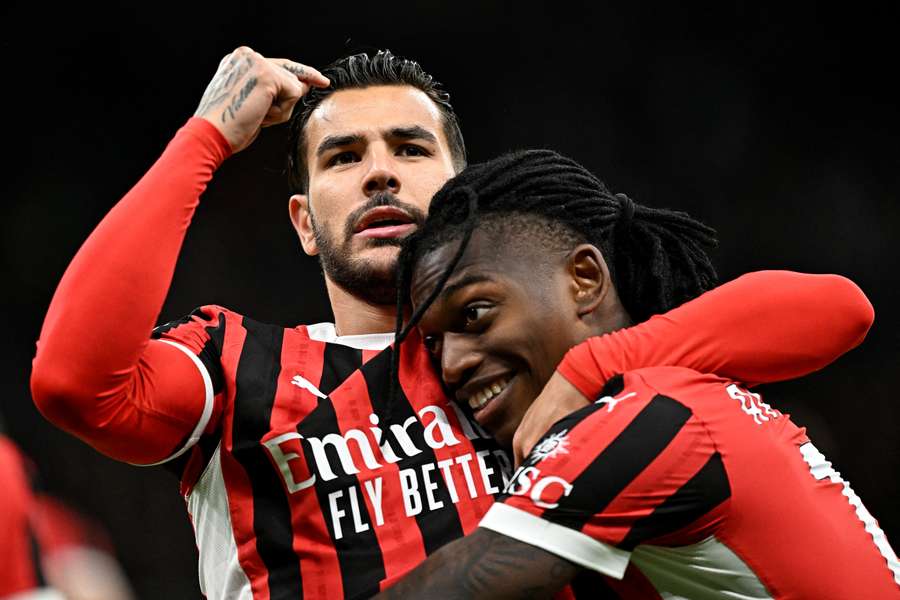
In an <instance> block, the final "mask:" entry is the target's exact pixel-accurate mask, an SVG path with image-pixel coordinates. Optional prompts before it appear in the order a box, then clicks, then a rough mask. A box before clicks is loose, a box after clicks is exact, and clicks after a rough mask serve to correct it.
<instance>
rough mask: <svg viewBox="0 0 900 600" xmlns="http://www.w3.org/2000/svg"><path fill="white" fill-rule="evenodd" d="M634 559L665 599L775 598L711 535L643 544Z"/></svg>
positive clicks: (728, 549)
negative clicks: (683, 543)
mask: <svg viewBox="0 0 900 600" xmlns="http://www.w3.org/2000/svg"><path fill="white" fill-rule="evenodd" d="M631 561H632V562H633V563H634V566H635V567H637V568H638V569H640V570H641V572H642V573H643V574H644V576H645V577H646V578H647V579H648V580H650V583H652V584H653V587H655V588H656V591H657V592H659V595H660V596H661V597H662V598H663V599H664V600H682V599H687V598H690V599H691V600H719V599H721V598H729V599H732V600H771V598H772V596H771V595H770V594H769V592H768V591H767V590H766V588H765V586H764V585H763V584H762V582H761V581H760V580H759V578H758V577H757V576H756V573H754V572H753V571H752V570H750V567H748V566H747V564H746V563H745V562H744V561H743V560H741V558H740V557H739V556H738V555H737V554H735V553H734V552H732V550H731V548H729V547H728V546H726V545H725V544H723V543H722V542H720V541H719V540H717V539H716V538H715V536H710V537H708V538H706V539H705V540H703V541H701V542H698V543H696V544H690V545H687V546H675V547H667V546H666V547H664V546H651V545H648V544H640V545H639V546H638V547H637V548H635V549H634V552H632V553H631Z"/></svg>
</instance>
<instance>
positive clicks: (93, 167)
mask: <svg viewBox="0 0 900 600" xmlns="http://www.w3.org/2000/svg"><path fill="white" fill-rule="evenodd" d="M673 4H676V3H659V4H656V3H654V4H647V5H643V6H641V5H638V4H635V3H631V4H624V3H623V4H622V5H620V6H613V5H610V4H597V5H595V6H593V7H581V6H577V5H573V4H566V3H563V2H555V3H552V7H553V8H549V7H545V8H540V9H539V8H537V7H527V8H526V7H525V5H523V4H521V3H512V2H510V3H499V2H482V3H479V4H478V5H471V6H468V7H466V6H461V5H460V3H459V2H450V1H439V2H432V3H429V4H428V5H427V6H425V7H423V6H418V5H412V4H410V5H408V6H407V5H402V4H389V3H384V4H378V3H372V4H370V5H365V8H363V7H360V6H354V5H350V4H344V3H329V4H327V5H326V4H324V3H316V2H304V3H300V2H297V3H292V5H291V6H286V5H281V4H277V3H255V2H253V3H251V2H247V3H227V4H224V5H223V4H217V5H212V4H209V5H202V6H201V5H197V4H195V3H190V2H182V3H180V4H177V5H174V4H173V5H171V6H163V5H160V4H158V3H156V4H153V5H151V4H149V3H147V4H144V3H136V4H135V6H132V7H124V6H122V7H118V8H106V9H104V10H103V11H100V10H97V9H86V8H84V7H83V6H80V5H69V6H67V7H61V8H60V7H56V8H51V7H50V6H49V5H47V4H45V3H41V2H31V3H28V4H16V3H13V4H8V5H6V6H5V8H3V9H2V11H3V13H5V14H3V15H2V16H3V17H4V18H3V19H2V29H3V36H2V39H0V52H2V56H3V75H4V77H3V79H4V84H3V94H2V100H0V102H2V104H0V108H2V113H0V122H2V130H0V131H2V133H3V137H4V142H5V143H4V144H3V145H4V150H5V152H4V154H5V156H6V158H5V159H4V160H3V164H4V173H5V177H4V183H5V186H4V187H5V191H6V193H5V195H4V201H3V203H2V219H0V227H2V229H3V235H2V243H3V254H2V256H3V275H4V280H5V282H4V283H5V285H4V288H5V292H4V294H3V302H4V307H3V308H4V310H3V313H2V314H3V319H4V321H3V331H4V332H5V333H6V335H5V343H4V344H3V355H2V362H0V366H2V375H0V398H2V411H0V412H2V414H3V416H4V417H5V421H6V429H7V433H8V435H10V436H11V437H12V438H13V439H14V440H16V441H17V442H18V443H19V444H20V445H21V447H22V448H23V449H24V450H25V451H26V452H27V453H28V454H29V455H30V456H31V457H32V458H33V459H34V461H35V462H36V463H37V465H38V467H39V469H40V470H41V472H42V473H43V475H44V478H45V480H46V482H47V485H48V487H49V488H50V490H51V491H53V492H55V493H56V494H58V495H59V496H60V497H62V498H63V499H65V500H68V501H69V502H70V503H71V504H72V505H74V506H75V507H77V508H78V509H80V510H82V511H83V512H84V513H85V514H87V515H89V516H91V517H94V518H96V519H98V520H99V521H100V522H101V523H103V524H104V525H105V526H106V528H107V529H108V531H109V532H110V534H111V536H112V538H113V541H114V543H115V546H116V550H117V552H118V555H119V558H120V560H121V562H122V564H123V566H124V568H125V570H126V572H127V574H128V576H129V577H130V579H131V581H132V583H133V585H134V587H135V589H136V590H137V591H138V592H139V595H140V597H141V598H143V599H151V598H197V597H198V596H199V591H198V586H197V583H196V580H197V576H196V548H195V545H194V542H193V537H192V532H191V526H190V523H189V521H188V518H187V516H186V512H185V510H184V506H183V502H182V501H181V500H180V499H179V495H178V488H177V483H176V481H175V479H174V478H173V477H172V476H170V475H169V474H168V473H166V472H165V471H162V470H161V469H159V468H145V469H141V468H135V467H130V466H127V465H123V464H119V463H116V462H114V461H112V460H109V459H107V458H105V457H103V456H101V455H99V454H98V453H96V452H94V451H93V450H92V449H90V448H89V447H87V446H86V445H84V444H82V443H81V442H79V441H77V440H75V439H74V438H71V437H69V436H68V435H66V434H64V433H62V432H60V431H58V430H56V429H55V428H54V427H53V426H51V425H50V424H49V423H47V422H46V421H45V420H44V419H43V418H42V417H41V416H40V415H39V414H38V413H37V411H36V410H35V409H34V407H33V405H32V404H31V401H30V398H29V392H28V374H29V371H30V361H31V358H32V356H33V352H34V343H35V340H36V339H37V336H38V331H39V329H40V325H41V321H42V318H43V315H44V312H45V310H46V308H47V305H48V303H49V301H50V298H51V295H52V293H53V290H54V287H55V285H56V283H57V281H58V279H59V277H60V276H61V275H62V272H63V270H64V269H65V267H66V265H67V263H68V261H69V260H70V259H71V257H72V256H73V255H74V253H75V251H76V250H77V249H78V246H79V245H80V244H81V243H82V242H83V240H84V239H85V238H86V237H87V235H88V234H89V233H90V231H91V230H92V228H93V227H94V226H95V225H96V224H97V222H98V221H99V220H100V219H101V218H102V216H103V215H104V214H105V213H106V211H107V210H108V209H109V208H110V207H111V206H112V205H113V204H114V203H115V202H116V200H117V199H118V198H119V197H120V196H121V195H123V194H124V193H125V192H126V191H127V190H128V189H129V187H130V186H131V185H132V184H133V183H134V182H136V181H137V179H138V178H139V177H140V176H141V175H142V174H143V172H144V171H145V170H146V169H147V168H148V167H149V166H150V164H152V162H153V161H154V160H155V158H156V157H157V156H158V155H159V153H160V152H161V151H162V149H163V148H164V146H165V144H166V143H167V142H168V140H169V139H170V137H171V136H172V135H173V134H174V132H175V131H176V129H177V128H178V127H179V126H180V125H181V124H182V123H183V122H184V121H185V120H186V119H187V118H188V117H189V116H190V115H191V114H192V113H193V111H194V109H195V108H196V105H197V103H198V102H199V99H200V97H201V95H202V93H203V90H204V88H205V87H206V84H207V82H208V81H209V79H210V78H211V76H212V75H213V73H214V72H215V70H216V67H217V65H218V62H219V60H220V59H221V57H222V56H223V55H225V54H226V53H228V52H229V51H231V50H232V49H233V48H234V47H236V46H238V45H241V44H246V45H249V46H251V47H253V48H254V49H256V50H258V51H260V52H261V53H263V54H265V55H269V56H273V57H290V58H293V59H296V60H299V61H301V62H305V63H308V64H311V65H314V66H323V65H324V64H326V63H328V62H330V61H331V60H333V59H335V58H337V57H339V56H341V55H344V54H346V53H349V52H355V51H360V50H365V49H369V48H376V47H388V48H390V49H391V50H393V51H394V52H396V53H400V54H404V55H408V56H411V57H413V58H416V59H417V60H419V61H420V62H421V63H422V64H423V65H424V66H425V68H426V69H427V70H429V71H430V72H432V73H433V74H434V75H435V76H436V77H437V79H438V80H440V81H442V82H443V83H444V84H445V85H446V86H447V88H448V89H449V90H450V92H451V94H452V99H453V103H454V105H455V107H456V109H457V112H458V113H459V115H460V118H461V121H462V126H463V130H464V133H465V136H466V139H467V143H468V147H469V152H470V158H471V159H472V160H474V161H478V160H483V159H487V158H490V157H492V156H494V155H496V154H498V153H499V152H502V151H505V150H510V149H515V148H522V147H538V146H543V147H551V148H554V149H556V150H558V151H560V152H562V153H564V154H567V155H570V156H572V157H573V158H575V159H577V160H579V161H580V162H582V163H584V164H585V165H586V166H588V167H589V168H590V169H592V170H593V171H594V172H595V173H597V174H598V175H599V176H600V177H601V178H602V179H604V180H605V181H606V182H607V183H608V184H609V185H610V187H612V188H613V190H614V191H624V192H627V193H628V194H629V195H630V196H631V197H632V198H635V199H636V200H638V201H640V202H643V203H646V204H650V205H653V206H671V207H676V208H680V209H684V210H687V211H689V212H691V213H692V214H694V215H696V216H698V217H700V218H702V219H703V220H704V221H706V222H707V223H709V224H711V225H713V226H715V227H716V228H717V229H718V230H719V232H720V239H721V244H720V247H719V248H718V250H717V251H716V253H715V259H716V263H717V266H718V268H719V271H720V274H721V278H722V279H723V280H727V279H730V278H733V277H735V276H737V275H739V274H742V273H745V272H747V271H751V270H756V269H764V268H784V269H793V270H799V271H807V272H819V273H821V272H830V273H839V274H842V275H845V276H847V277H850V278H851V279H853V280H854V281H855V282H857V283H858V284H859V285H860V286H861V288H862V289H863V290H864V291H865V292H866V294H867V295H868V297H869V298H870V300H871V301H872V303H873V304H874V306H875V310H876V320H875V325H874V327H873V329H872V331H871V332H870V334H869V336H868V338H867V340H866V341H865V342H864V343H863V344H862V346H860V347H859V348H858V349H856V350H854V351H852V352H851V353H849V354H848V355H846V356H845V357H842V358H841V359H839V360H838V361H837V362H836V363H835V364H834V365H833V366H831V367H829V368H828V369H827V370H825V371H823V372H820V373H816V374H813V375H812V376H809V377H807V378H805V379H803V380H800V381H795V382H790V383H785V384H778V385H772V386H768V387H767V388H765V389H764V391H765V392H766V395H767V399H768V400H769V401H770V403H772V404H774V405H776V406H777V407H779V408H781V409H783V410H785V411H787V412H790V413H791V414H792V415H793V417H794V419H795V420H796V421H798V422H799V423H801V424H803V425H806V426H807V427H808V428H809V431H810V434H811V437H812V438H813V440H814V441H815V442H816V444H817V446H818V447H819V449H820V450H822V451H823V452H824V453H825V454H826V455H827V456H828V457H829V458H830V459H831V460H832V461H833V462H834V464H835V466H836V468H837V469H838V470H839V471H840V472H841V474H842V475H843V476H844V477H845V478H846V479H848V480H849V481H850V482H851V483H852V484H853V487H854V489H855V490H856V492H858V493H859V495H860V496H861V497H862V498H863V500H864V501H865V503H866V505H867V507H868V508H869V509H870V510H871V512H872V513H873V514H874V515H875V516H876V518H878V519H879V520H880V523H881V525H882V527H883V528H884V530H885V531H886V532H887V534H888V537H889V539H891V540H892V541H893V544H894V546H895V548H896V547H897V545H898V544H900V509H898V506H900V503H898V502H897V498H896V496H897V493H898V491H900V490H898V482H900V478H898V466H900V452H898V448H900V442H898V439H897V432H898V422H900V410H898V409H897V408H896V405H897V402H898V399H897V398H896V394H895V391H894V390H895V385H896V384H895V381H894V376H895V373H896V366H897V361H898V357H900V351H898V335H897V331H898V326H900V323H898V318H897V314H896V310H895V307H896V306H897V302H898V281H900V277H898V275H897V268H898V266H900V264H898V263H900V261H898V252H897V250H896V248H895V241H896V239H897V236H896V230H897V227H898V225H900V215H898V203H897V200H896V193H897V189H898V172H900V169H898V167H900V161H898V139H900V123H898V115H897V112H898V108H897V107H898V102H897V100H898V99H897V97H896V96H895V95H894V92H893V83H894V80H895V79H896V76H897V73H896V69H897V66H896V39H895V32H894V30H893V27H894V24H895V23H896V22H897V19H896V17H897V15H896V14H894V9H883V10H881V11H879V10H875V9H873V8H872V7H870V6H867V5H866V4H862V3H850V4H846V3H843V4H840V5H839V6H840V8H824V7H822V6H816V5H813V4H811V3H810V4H796V3H795V4H791V5H790V6H778V7H771V8H767V7H764V6H760V5H759V4H758V3H738V4H734V5H730V6H728V7H724V6H717V7H707V8H693V9H685V8H683V7H675V6H672V5H673ZM719 4H724V3H719ZM784 4H789V3H784ZM888 11H890V12H888ZM283 146H284V131H283V130H267V131H265V132H264V134H263V135H262V136H261V138H260V139H259V140H258V141H257V143H256V144H254V146H253V147H252V148H251V149H250V150H248V151H246V152H243V153H241V154H239V155H237V156H236V157H234V158H232V159H230V160H229V161H227V163H226V164H225V165H224V166H223V167H222V168H221V169H220V171H219V172H218V173H217V175H216V178H215V179H214V181H213V183H212V185H211V186H210V189H209V190H208V192H207V193H206V195H205V197H204V200H203V202H202V204H201V206H200V209H199V210H198V213H197V215H196V217H195V219H194V224H193V225H192V227H191V230H190V232H189V234H188V237H187V241H186V244H185V247H184V250H183V253H182V257H181V260H180V262H179V267H178V269H177V272H176V275H175V281H174V283H173V285H172V290H171V293H170V295H169V298H168V301H167V303H166V305H165V308H164V310H163V314H162V315H161V317H160V320H161V321H164V320H168V319H172V318H176V317H179V316H181V315H182V314H184V313H186V312H188V311H189V310H191V309H192V308H193V307H195V306H197V305H199V304H205V303H217V304H222V305H225V306H228V307H230V308H233V309H235V310H238V311H240V312H242V313H245V314H249V315H252V316H254V317H255V318H257V319H260V320H266V321H270V322H277V323H284V324H296V323H298V322H314V321H319V320H327V319H329V318H330V313H329V309H328V304H327V299H326V297H325V294H324V287H323V285H322V281H321V276H320V275H319V273H318V268H317V265H316V263H315V262H314V261H313V260H311V259H308V258H307V257H305V256H303V255H302V252H301V250H300V248H299V244H298V242H297V241H296V238H295V236H294V233H293V230H292V229H291V227H290V223H289V220H288V218H287V198H288V193H287V187H286V183H285V178H284V176H283V172H282V167H283V152H282V151H283ZM96 318H98V319H102V318H103V315H96ZM822 327H823V328H827V327H828V323H827V322H825V323H822ZM730 335H735V336H739V335H741V332H740V331H734V332H731V333H730ZM773 526H777V524H773ZM835 542H836V543H840V541H839V540H835Z"/></svg>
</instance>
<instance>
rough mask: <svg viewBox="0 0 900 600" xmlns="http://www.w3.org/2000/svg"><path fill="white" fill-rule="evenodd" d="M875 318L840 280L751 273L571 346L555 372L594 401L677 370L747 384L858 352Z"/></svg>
mask: <svg viewBox="0 0 900 600" xmlns="http://www.w3.org/2000/svg"><path fill="white" fill-rule="evenodd" d="M873 320H874V310H873V308H872V305H871V303H870V302H869V301H868V299H867V298H866V296H865V294H863V292H862V291H861V290H860V289H859V287H857V286H856V284H854V283H853V282H852V281H850V280H849V279H847V278H845V277H841V276H839V275H813V274H806V273H794V272H791V271H759V272H754V273H748V274H746V275H743V276H741V277H738V278H737V279H735V280H733V281H731V282H728V283H725V284H723V285H721V286H719V287H718V288H716V289H714V290H711V291H709V292H706V293H705V294H703V295H701V296H700V297H698V298H696V299H694V300H691V301H690V302H687V303H685V304H683V305H682V306H680V307H678V308H675V309H672V310H671V311H669V312H667V313H665V314H662V315H656V316H654V317H652V318H650V319H648V320H647V321H645V322H643V323H640V324H638V325H635V326H633V327H629V328H626V329H622V330H619V331H616V332H613V333H610V334H607V335H603V336H598V337H594V338H590V339H588V340H587V341H585V342H583V343H582V344H579V345H578V346H575V347H574V348H572V349H571V350H570V351H569V352H568V353H567V354H566V356H565V357H564V359H563V361H562V362H561V363H560V365H559V367H558V370H559V372H560V374H561V375H562V376H563V377H565V378H566V379H567V380H568V381H569V382H570V383H571V384H572V385H574V386H575V387H576V388H578V390H579V391H580V392H581V393H582V394H584V395H585V396H586V397H587V398H596V397H597V395H598V394H599V392H600V390H601V389H602V388H603V386H604V385H605V383H606V382H607V381H608V380H609V378H610V377H612V376H613V375H615V374H617V373H624V372H626V371H630V370H634V369H641V368H645V367H655V366H680V367H687V368H690V369H694V370H696V371H699V372H701V373H715V374H717V375H719V376H721V377H724V378H727V379H733V380H735V381H741V382H744V383H745V384H747V385H750V386H752V385H756V384H760V383H770V382H775V381H783V380H786V379H792V378H795V377H801V376H803V375H806V374H809V373H811V372H813V371H816V370H818V369H821V368H823V367H825V366H826V365H828V364H829V363H831V362H832V361H834V360H835V359H837V358H838V357H839V356H841V355H842V354H844V353H845V352H848V351H849V350H851V349H853V348H855V347H856V346H857V345H859V344H860V343H861V342H862V340H863V339H864V338H865V336H866V333H867V332H868V330H869V328H870V327H871V325H872V321H873Z"/></svg>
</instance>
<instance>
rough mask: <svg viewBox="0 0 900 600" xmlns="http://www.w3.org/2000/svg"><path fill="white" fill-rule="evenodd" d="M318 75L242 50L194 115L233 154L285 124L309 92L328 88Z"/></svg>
mask: <svg viewBox="0 0 900 600" xmlns="http://www.w3.org/2000/svg"><path fill="white" fill-rule="evenodd" d="M329 84H330V82H329V80H328V78H327V77H325V76H323V75H322V74H321V73H319V71H317V70H316V69H313V68H312V67H308V66H306V65H303V64H300V63H298V62H294V61H291V60H288V59H284V58H266V57H264V56H263V55H261V54H259V53H258V52H255V51H254V50H252V49H250V48H247V47H246V46H241V47H240V48H237V49H236V50H235V51H234V52H232V53H230V54H228V55H226V56H225V58H223V59H222V61H221V62H220V63H219V69H218V70H217V71H216V74H215V76H213V78H212V80H211V81H210V82H209V85H208V86H207V87H206V91H205V92H204V94H203V98H202V99H201V100H200V105H199V106H198V107H197V111H196V112H195V113H194V116H196V117H202V118H204V119H206V120H207V121H209V122H210V123H212V124H213V125H214V126H215V127H216V129H218V130H219V131H220V132H221V133H222V135H223V136H225V139H227V140H228V143H229V144H231V149H232V151H234V152H240V151H241V150H243V149H244V148H246V147H247V146H249V145H250V144H251V143H252V142H253V140H255V139H256V136H258V135H259V132H260V129H261V128H263V127H268V126H270V125H277V124H279V123H284V122H286V121H287V120H288V119H290V117H291V112H292V111H293V109H294V105H296V104H297V101H298V100H300V98H302V97H303V95H304V94H306V92H307V91H309V89H310V87H311V86H314V87H328V85H329Z"/></svg>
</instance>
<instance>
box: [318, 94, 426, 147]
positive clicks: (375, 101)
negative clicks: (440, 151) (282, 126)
mask: <svg viewBox="0 0 900 600" xmlns="http://www.w3.org/2000/svg"><path fill="white" fill-rule="evenodd" d="M409 125H419V126H421V127H424V128H425V129H428V130H429V131H431V132H432V133H434V134H435V135H437V136H438V137H439V139H441V140H443V134H442V131H441V130H442V127H441V125H442V115H441V111H440V109H439V108H438V107H437V105H436V104H435V103H434V102H433V101H432V100H431V98H429V97H428V96H427V95H426V94H425V92H423V91H422V90H419V89H417V88H414V87H412V86H408V85H379V86H372V87H367V88H353V89H347V90H340V91H337V92H335V93H333V94H331V95H330V96H328V97H327V98H326V99H325V100H323V101H322V103H321V104H319V105H318V106H317V107H316V109H315V110H314V111H313V112H312V114H311V115H310V117H309V121H308V122H307V124H306V137H307V139H308V140H309V147H310V148H315V146H316V145H317V143H318V142H319V141H320V140H321V139H322V138H324V137H325V136H327V135H342V134H350V133H353V134H357V133H378V132H380V131H384V130H387V129H390V128H393V127H407V126H409Z"/></svg>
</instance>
